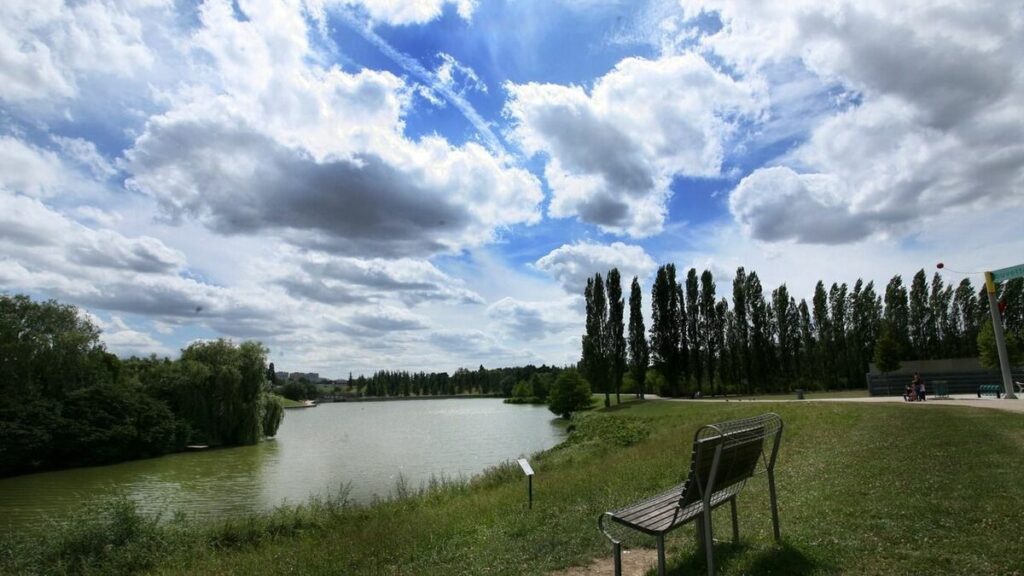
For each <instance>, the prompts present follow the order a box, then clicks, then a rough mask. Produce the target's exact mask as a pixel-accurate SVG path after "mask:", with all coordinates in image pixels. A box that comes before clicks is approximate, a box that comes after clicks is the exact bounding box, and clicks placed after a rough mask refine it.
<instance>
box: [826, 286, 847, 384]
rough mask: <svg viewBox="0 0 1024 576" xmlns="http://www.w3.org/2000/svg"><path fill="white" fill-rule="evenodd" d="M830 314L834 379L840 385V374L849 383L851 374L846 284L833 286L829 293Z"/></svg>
mask: <svg viewBox="0 0 1024 576" xmlns="http://www.w3.org/2000/svg"><path fill="white" fill-rule="evenodd" d="M828 303H829V312H830V316H831V320H832V338H831V345H832V361H833V366H835V368H834V378H835V380H836V384H838V380H839V374H840V373H842V374H843V375H844V378H843V380H844V381H847V386H848V385H849V383H848V380H847V378H846V375H847V374H849V357H848V354H847V348H846V284H845V283H844V284H835V283H833V284H832V288H830V289H829V293H828Z"/></svg>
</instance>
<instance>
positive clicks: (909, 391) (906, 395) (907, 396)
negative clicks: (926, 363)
mask: <svg viewBox="0 0 1024 576" xmlns="http://www.w3.org/2000/svg"><path fill="white" fill-rule="evenodd" d="M903 400H904V401H906V402H913V401H914V388H913V387H912V386H911V385H910V384H907V386H906V387H905V388H904V389H903Z"/></svg>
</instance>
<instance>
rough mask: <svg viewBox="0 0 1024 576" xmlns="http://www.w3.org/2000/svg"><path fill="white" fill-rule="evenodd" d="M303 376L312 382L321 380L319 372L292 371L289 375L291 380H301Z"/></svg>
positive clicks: (315, 382)
mask: <svg viewBox="0 0 1024 576" xmlns="http://www.w3.org/2000/svg"><path fill="white" fill-rule="evenodd" d="M303 378H305V379H306V380H307V381H309V382H310V383H312V384H317V383H319V382H320V380H321V378H320V373H319V372H292V373H291V374H289V375H288V379H289V380H301V379H303Z"/></svg>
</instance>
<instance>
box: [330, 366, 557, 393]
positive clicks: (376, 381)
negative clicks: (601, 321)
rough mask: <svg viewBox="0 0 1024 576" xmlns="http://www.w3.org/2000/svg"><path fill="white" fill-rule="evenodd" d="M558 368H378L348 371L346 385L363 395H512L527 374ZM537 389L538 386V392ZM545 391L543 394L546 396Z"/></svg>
mask: <svg viewBox="0 0 1024 576" xmlns="http://www.w3.org/2000/svg"><path fill="white" fill-rule="evenodd" d="M558 370H560V369H559V368H556V367H553V366H546V365H544V366H539V367H538V366H534V365H532V364H530V365H527V366H517V367H511V368H490V369H488V368H484V367H483V366H482V365H481V366H480V367H479V368H477V369H476V370H470V369H467V368H459V369H458V370H456V371H455V372H454V373H452V374H448V373H447V372H407V371H396V370H378V371H377V372H374V373H373V374H372V375H370V376H359V377H358V378H352V376H351V375H349V379H348V383H347V386H346V388H348V391H350V392H352V393H354V394H357V395H359V396H365V397H395V396H457V395H460V394H481V395H487V396H504V397H511V396H514V394H513V392H514V391H515V388H516V385H517V384H518V383H520V382H526V381H530V380H531V378H533V379H534V380H536V378H535V377H540V376H542V375H546V374H552V373H556V372H557V371H558ZM542 386H543V385H542ZM520 390H522V388H520ZM545 390H546V389H545ZM540 391H541V390H540V389H538V392H540ZM531 395H532V389H531ZM546 395H547V394H546V391H545V392H544V396H545V397H546Z"/></svg>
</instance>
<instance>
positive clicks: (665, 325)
mask: <svg viewBox="0 0 1024 576" xmlns="http://www.w3.org/2000/svg"><path fill="white" fill-rule="evenodd" d="M675 270H676V268H675V265H673V264H666V265H664V266H662V267H660V268H658V274H657V276H655V279H654V286H652V287H651V350H650V351H651V358H652V360H653V361H654V365H655V367H656V368H657V370H658V372H659V373H660V374H661V376H662V378H664V380H665V384H666V386H667V387H668V393H669V394H670V395H676V394H678V390H679V388H678V386H679V384H678V383H679V367H680V361H679V360H680V353H681V348H680V337H681V333H682V330H683V328H682V327H681V326H680V323H679V322H680V319H681V318H682V316H681V313H680V310H679V307H680V301H679V289H678V285H677V284H676V282H675Z"/></svg>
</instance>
